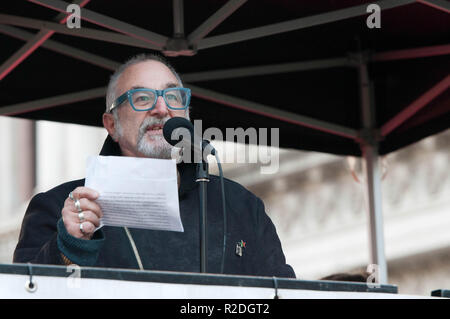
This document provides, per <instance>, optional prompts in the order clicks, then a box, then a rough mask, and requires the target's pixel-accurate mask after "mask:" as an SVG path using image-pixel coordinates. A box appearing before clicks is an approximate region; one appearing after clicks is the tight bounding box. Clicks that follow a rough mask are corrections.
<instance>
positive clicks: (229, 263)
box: [14, 137, 295, 277]
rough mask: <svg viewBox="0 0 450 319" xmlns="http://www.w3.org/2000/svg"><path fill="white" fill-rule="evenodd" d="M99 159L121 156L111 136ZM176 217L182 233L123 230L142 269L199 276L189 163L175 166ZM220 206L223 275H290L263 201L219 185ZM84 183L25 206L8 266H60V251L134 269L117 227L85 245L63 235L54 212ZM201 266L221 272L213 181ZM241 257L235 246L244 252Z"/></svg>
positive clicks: (79, 259)
mask: <svg viewBox="0 0 450 319" xmlns="http://www.w3.org/2000/svg"><path fill="white" fill-rule="evenodd" d="M100 155H116V156H117V155H121V151H120V148H119V146H118V144H117V143H115V142H114V141H113V140H112V139H111V138H110V137H108V138H107V139H106V141H105V144H104V145H103V148H102V151H101V153H100ZM178 170H179V172H180V189H179V202H180V215H181V220H182V223H183V227H184V232H172V231H157V230H145V229H130V233H131V235H132V237H133V239H134V241H135V243H136V247H137V250H138V252H139V255H140V257H141V260H142V264H143V267H144V269H146V270H168V271H183V272H200V252H199V194H198V186H197V184H196V182H195V180H194V178H195V165H194V164H184V163H181V164H178ZM224 184H225V194H226V208H227V246H226V253H225V267H224V273H226V274H239V275H259V276H278V277H295V273H294V271H293V269H292V268H291V266H289V265H287V264H286V261H285V257H284V254H283V251H282V249H281V244H280V240H279V238H278V235H277V233H276V230H275V227H274V225H273V223H272V221H271V220H270V218H269V217H268V216H267V214H266V213H265V211H264V204H263V202H262V201H261V200H260V199H259V198H258V197H256V196H255V195H253V194H252V193H250V192H249V191H248V190H246V189H245V188H244V187H242V186H241V185H239V184H237V183H235V182H233V181H230V180H228V179H225V181H224ZM78 186H84V179H81V180H76V181H71V182H67V183H64V184H62V185H59V186H57V187H55V188H53V189H51V190H49V191H47V192H45V193H40V194H37V195H36V196H34V197H33V199H32V200H31V202H30V204H29V206H28V209H27V211H26V213H25V217H24V219H23V223H22V228H21V232H20V237H19V242H18V244H17V247H16V250H15V252H14V262H17V263H25V262H31V263H38V264H60V265H63V264H64V262H63V260H62V257H61V252H63V253H64V255H65V256H66V257H68V258H69V259H70V260H71V261H72V262H74V263H76V264H78V265H81V266H98V267H111V268H138V264H137V261H136V258H135V255H134V253H133V249H132V247H131V244H130V241H129V239H128V237H127V235H126V232H125V229H124V228H123V227H108V226H104V227H103V228H101V229H100V230H98V231H97V232H96V233H95V234H94V237H93V238H92V239H91V240H83V239H78V238H75V237H73V236H71V235H70V234H68V233H67V231H66V229H65V227H64V223H63V222H62V219H61V210H62V208H63V206H64V201H65V200H66V198H67V197H68V194H69V193H70V192H71V191H72V190H74V189H75V188H76V187H78ZM207 208H208V212H207V225H208V227H207V239H208V250H207V257H208V258H207V261H208V268H207V271H208V272H209V273H220V266H221V260H222V249H223V248H222V247H223V226H224V225H223V214H222V199H221V192H220V179H219V178H218V177H217V176H213V175H211V176H210V182H209V183H208V203H207ZM241 241H243V242H245V247H244V248H243V253H242V256H239V255H238V254H237V253H236V245H238V243H241V244H240V246H243V242H241Z"/></svg>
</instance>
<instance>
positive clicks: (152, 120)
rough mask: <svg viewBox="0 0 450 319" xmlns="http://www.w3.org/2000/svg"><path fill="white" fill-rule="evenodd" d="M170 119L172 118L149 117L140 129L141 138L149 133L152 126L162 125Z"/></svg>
mask: <svg viewBox="0 0 450 319" xmlns="http://www.w3.org/2000/svg"><path fill="white" fill-rule="evenodd" d="M169 119H170V116H166V117H164V118H155V117H147V118H146V119H144V121H143V122H142V124H141V126H140V127H139V138H142V137H143V136H144V134H145V133H146V132H147V129H148V128H149V127H150V126H152V125H157V124H159V125H162V126H164V124H165V123H166V122H167V121H168V120H169Z"/></svg>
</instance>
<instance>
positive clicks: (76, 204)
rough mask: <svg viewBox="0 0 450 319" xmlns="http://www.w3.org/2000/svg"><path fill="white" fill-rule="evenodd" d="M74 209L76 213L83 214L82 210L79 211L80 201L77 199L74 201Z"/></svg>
mask: <svg viewBox="0 0 450 319" xmlns="http://www.w3.org/2000/svg"><path fill="white" fill-rule="evenodd" d="M75 207H76V208H77V211H78V213H81V212H83V210H82V209H81V204H80V200H79V199H76V200H75Z"/></svg>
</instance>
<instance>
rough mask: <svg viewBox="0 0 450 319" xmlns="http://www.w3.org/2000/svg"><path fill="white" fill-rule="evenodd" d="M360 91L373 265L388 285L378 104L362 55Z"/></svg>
mask: <svg viewBox="0 0 450 319" xmlns="http://www.w3.org/2000/svg"><path fill="white" fill-rule="evenodd" d="M358 70H359V90H360V98H361V108H362V112H361V115H362V122H363V136H362V137H363V138H362V140H363V142H361V144H360V147H361V150H362V154H363V159H364V165H363V167H364V177H365V181H366V187H365V192H366V196H365V200H366V202H367V206H366V207H368V209H369V239H370V262H371V264H375V265H377V268H376V270H377V274H376V278H377V279H378V280H377V281H378V284H387V281H388V274H387V263H386V256H385V252H384V232H383V212H382V206H381V204H382V203H381V173H380V168H379V167H380V166H379V156H378V141H377V132H376V130H375V123H376V122H375V105H374V104H375V103H374V98H373V96H371V93H372V92H371V87H370V80H369V74H368V70H367V63H366V59H365V58H364V57H363V55H362V54H361V55H360V64H359V68H358Z"/></svg>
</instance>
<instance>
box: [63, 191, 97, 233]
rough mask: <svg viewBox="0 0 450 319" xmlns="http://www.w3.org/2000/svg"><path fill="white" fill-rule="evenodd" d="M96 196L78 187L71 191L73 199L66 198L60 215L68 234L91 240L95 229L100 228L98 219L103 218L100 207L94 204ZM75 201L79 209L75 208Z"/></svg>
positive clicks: (95, 193) (93, 192) (94, 192)
mask: <svg viewBox="0 0 450 319" xmlns="http://www.w3.org/2000/svg"><path fill="white" fill-rule="evenodd" d="M98 196H99V194H98V193H97V192H96V191H95V190H93V189H91V188H88V187H83V186H80V187H77V188H75V189H74V190H73V192H72V197H73V199H71V198H69V197H67V199H66V201H65V202H64V207H63V209H62V211H61V214H62V218H63V222H64V226H65V227H66V229H67V232H68V233H69V234H71V235H72V236H74V237H76V238H82V239H91V237H92V235H93V234H94V230H95V228H97V227H98V226H100V218H101V217H102V216H103V213H102V210H101V208H100V206H99V205H98V204H97V203H96V202H95V200H96V199H97V198H98ZM77 201H78V202H79V208H77V204H76V203H77ZM80 211H81V212H82V213H80ZM80 224H82V229H81V228H80Z"/></svg>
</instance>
